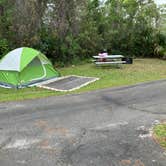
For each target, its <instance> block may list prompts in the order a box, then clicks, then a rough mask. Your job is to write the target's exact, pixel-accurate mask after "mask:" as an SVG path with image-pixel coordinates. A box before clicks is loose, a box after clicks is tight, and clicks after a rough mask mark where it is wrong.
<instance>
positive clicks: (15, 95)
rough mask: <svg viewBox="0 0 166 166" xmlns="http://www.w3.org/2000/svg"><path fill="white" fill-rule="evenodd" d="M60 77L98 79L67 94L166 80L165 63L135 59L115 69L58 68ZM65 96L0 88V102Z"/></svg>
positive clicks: (32, 89)
mask: <svg viewBox="0 0 166 166" xmlns="http://www.w3.org/2000/svg"><path fill="white" fill-rule="evenodd" d="M58 70H59V71H60V72H61V75H63V76H65V75H81V76H90V77H98V78H100V80H99V81H96V82H94V83H92V84H90V85H88V86H86V87H83V88H81V89H79V90H76V91H74V92H69V93H80V92H86V91H92V90H97V89H103V88H109V87H115V86H123V85H133V84H136V83H141V82H146V81H152V80H159V79H164V78H166V61H163V60H159V59H136V60H134V64H132V65H122V67H121V68H115V67H105V68H102V67H96V66H95V65H94V64H92V63H87V64H82V65H75V66H70V67H66V68H59V69H58ZM62 94H67V93H65V92H54V91H50V90H45V89H41V88H36V87H33V88H25V89H19V90H16V89H3V88H0V102H3V101H11V100H23V99H33V98H39V97H46V96H52V95H62Z"/></svg>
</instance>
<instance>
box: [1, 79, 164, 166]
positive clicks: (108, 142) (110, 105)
mask: <svg viewBox="0 0 166 166" xmlns="http://www.w3.org/2000/svg"><path fill="white" fill-rule="evenodd" d="M164 119H166V80H165V81H164V80H163V81H156V82H151V83H147V84H140V85H136V86H130V87H122V88H113V89H104V90H100V91H96V92H89V93H84V94H77V95H67V96H61V97H49V98H45V99H37V100H29V101H24V102H10V103H0V166H166V153H165V152H164V150H163V149H161V148H160V146H159V145H158V144H156V143H155V141H154V140H153V138H152V132H151V129H152V127H153V126H154V125H155V124H157V123H159V121H160V120H164Z"/></svg>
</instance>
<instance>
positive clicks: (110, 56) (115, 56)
mask: <svg viewBox="0 0 166 166" xmlns="http://www.w3.org/2000/svg"><path fill="white" fill-rule="evenodd" d="M123 57H124V56H123V55H107V56H104V57H101V56H93V58H96V59H98V58H123Z"/></svg>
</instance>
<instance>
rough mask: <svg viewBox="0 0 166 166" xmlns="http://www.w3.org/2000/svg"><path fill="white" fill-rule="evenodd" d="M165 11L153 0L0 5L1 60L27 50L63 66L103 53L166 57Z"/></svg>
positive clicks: (31, 0) (8, 0)
mask: <svg viewBox="0 0 166 166" xmlns="http://www.w3.org/2000/svg"><path fill="white" fill-rule="evenodd" d="M165 9H166V6H164V5H162V6H160V7H157V6H156V4H155V3H154V1H153V0H105V1H101V0H70V1H66V0H28V1H27V0H22V1H20V0H0V56H3V55H4V54H6V52H7V51H9V50H11V49H14V48H17V47H22V46H28V47H33V48H36V49H38V50H40V51H42V52H43V53H45V54H46V55H47V56H48V57H49V58H50V59H51V60H52V61H53V62H54V63H55V62H58V63H59V64H61V65H64V64H66V63H77V62H78V61H79V60H82V59H86V58H89V57H91V56H92V55H95V54H97V53H98V52H99V51H101V50H103V49H106V50H107V51H108V52H109V53H113V54H119V53H121V54H124V55H126V56H136V57H139V56H141V57H150V56H151V57H164V56H165V57H166V36H165V34H166V28H165V27H166V26H165V17H166V12H165Z"/></svg>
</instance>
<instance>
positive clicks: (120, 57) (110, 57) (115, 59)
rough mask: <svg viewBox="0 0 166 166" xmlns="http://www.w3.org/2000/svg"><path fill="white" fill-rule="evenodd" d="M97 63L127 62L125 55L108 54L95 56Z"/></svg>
mask: <svg viewBox="0 0 166 166" xmlns="http://www.w3.org/2000/svg"><path fill="white" fill-rule="evenodd" d="M93 58H94V62H95V64H96V65H105V64H106V65H107V64H125V63H126V61H125V60H123V59H124V56H123V55H107V56H104V57H101V56H93Z"/></svg>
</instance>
